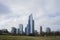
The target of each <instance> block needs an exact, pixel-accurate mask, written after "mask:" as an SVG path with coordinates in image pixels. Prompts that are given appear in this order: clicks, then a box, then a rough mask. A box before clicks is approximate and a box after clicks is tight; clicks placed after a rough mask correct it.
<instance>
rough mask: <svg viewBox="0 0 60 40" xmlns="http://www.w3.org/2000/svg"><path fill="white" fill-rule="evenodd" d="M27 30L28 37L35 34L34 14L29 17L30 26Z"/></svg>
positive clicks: (28, 25)
mask: <svg viewBox="0 0 60 40" xmlns="http://www.w3.org/2000/svg"><path fill="white" fill-rule="evenodd" d="M25 30H26V34H27V35H32V34H34V20H33V16H32V14H31V15H30V16H29V20H28V24H27V27H26V28H25Z"/></svg>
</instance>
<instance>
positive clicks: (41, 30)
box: [40, 26, 42, 34]
mask: <svg viewBox="0 0 60 40" xmlns="http://www.w3.org/2000/svg"><path fill="white" fill-rule="evenodd" d="M40 34H42V26H40Z"/></svg>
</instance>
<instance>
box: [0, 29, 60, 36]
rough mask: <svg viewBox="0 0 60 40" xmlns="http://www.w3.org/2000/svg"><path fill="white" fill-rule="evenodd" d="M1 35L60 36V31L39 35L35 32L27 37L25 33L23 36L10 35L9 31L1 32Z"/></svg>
mask: <svg viewBox="0 0 60 40" xmlns="http://www.w3.org/2000/svg"><path fill="white" fill-rule="evenodd" d="M0 35H19V36H60V32H59V31H55V32H49V33H48V32H42V33H40V34H38V32H34V34H30V35H26V34H25V32H23V34H16V33H10V32H9V31H8V30H7V29H2V30H0Z"/></svg>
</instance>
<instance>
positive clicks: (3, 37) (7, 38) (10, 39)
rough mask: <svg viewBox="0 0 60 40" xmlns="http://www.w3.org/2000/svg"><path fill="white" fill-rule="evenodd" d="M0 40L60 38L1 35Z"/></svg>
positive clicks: (59, 37) (56, 38)
mask: <svg viewBox="0 0 60 40" xmlns="http://www.w3.org/2000/svg"><path fill="white" fill-rule="evenodd" d="M0 40H60V36H56V37H55V36H50V37H46V36H45V37H32V36H10V35H9V36H8V35H0Z"/></svg>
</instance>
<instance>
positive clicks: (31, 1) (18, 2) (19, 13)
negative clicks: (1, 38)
mask: <svg viewBox="0 0 60 40" xmlns="http://www.w3.org/2000/svg"><path fill="white" fill-rule="evenodd" d="M30 14H32V15H33V19H34V20H35V29H36V30H38V31H39V30H40V29H39V28H40V26H42V28H43V31H44V30H46V27H49V28H51V30H52V31H60V1H59V0H57V1H56V0H0V29H8V30H9V31H11V27H16V28H18V27H19V24H23V26H24V28H23V29H24V30H25V27H26V25H27V23H28V17H29V15H30Z"/></svg>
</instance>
